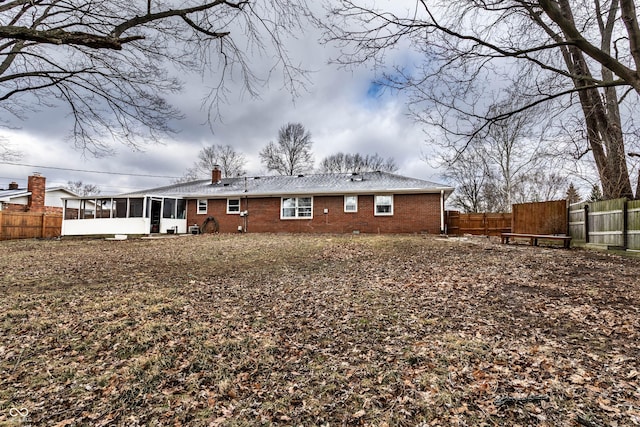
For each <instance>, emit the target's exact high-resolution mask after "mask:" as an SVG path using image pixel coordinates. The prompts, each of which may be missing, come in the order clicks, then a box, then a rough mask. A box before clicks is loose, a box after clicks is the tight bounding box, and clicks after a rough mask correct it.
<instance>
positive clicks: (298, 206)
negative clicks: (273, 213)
mask: <svg viewBox="0 0 640 427" xmlns="http://www.w3.org/2000/svg"><path fill="white" fill-rule="evenodd" d="M312 217H313V197H283V198H282V199H281V202H280V218H281V219H294V218H312Z"/></svg>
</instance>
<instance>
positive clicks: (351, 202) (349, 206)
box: [344, 196, 358, 212]
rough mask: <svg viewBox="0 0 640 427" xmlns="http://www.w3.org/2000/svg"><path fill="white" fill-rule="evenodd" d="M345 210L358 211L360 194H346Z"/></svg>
mask: <svg viewBox="0 0 640 427" xmlns="http://www.w3.org/2000/svg"><path fill="white" fill-rule="evenodd" d="M344 211H345V212H358V196H344Z"/></svg>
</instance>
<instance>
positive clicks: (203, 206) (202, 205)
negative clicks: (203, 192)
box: [198, 199, 207, 214]
mask: <svg viewBox="0 0 640 427" xmlns="http://www.w3.org/2000/svg"><path fill="white" fill-rule="evenodd" d="M206 213H207V199H198V214H206Z"/></svg>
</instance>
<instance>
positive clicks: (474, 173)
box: [443, 149, 491, 213]
mask: <svg viewBox="0 0 640 427" xmlns="http://www.w3.org/2000/svg"><path fill="white" fill-rule="evenodd" d="M443 178H444V179H446V180H447V181H452V182H453V183H455V188H456V189H455V191H454V192H453V194H452V195H451V197H450V198H449V201H448V203H449V204H451V206H453V207H455V208H457V209H460V210H462V211H463V212H471V213H475V212H487V211H488V210H489V209H488V206H487V199H486V193H485V191H486V187H487V184H488V182H489V181H490V179H491V177H490V176H489V172H488V171H487V169H486V163H485V162H484V161H482V157H481V156H479V155H478V154H477V153H475V152H474V151H473V149H471V150H468V151H466V152H465V153H462V154H461V155H460V156H459V157H458V159H457V161H456V162H454V163H452V164H451V165H450V167H448V168H446V169H445V172H444V173H443Z"/></svg>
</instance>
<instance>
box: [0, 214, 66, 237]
mask: <svg viewBox="0 0 640 427" xmlns="http://www.w3.org/2000/svg"><path fill="white" fill-rule="evenodd" d="M61 231H62V214H57V213H44V212H37V213H36V212H7V211H0V240H11V239H33V238H51V237H57V236H59V235H60V233H61Z"/></svg>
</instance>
